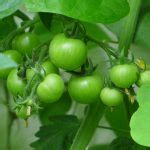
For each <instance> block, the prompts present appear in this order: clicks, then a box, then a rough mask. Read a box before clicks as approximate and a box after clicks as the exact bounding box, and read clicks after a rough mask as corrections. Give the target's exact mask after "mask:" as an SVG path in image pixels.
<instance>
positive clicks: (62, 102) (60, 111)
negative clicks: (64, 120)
mask: <svg viewBox="0 0 150 150" xmlns="http://www.w3.org/2000/svg"><path fill="white" fill-rule="evenodd" d="M71 104H72V100H71V97H70V95H69V94H68V93H67V92H65V93H64V94H63V95H62V96H61V98H60V99H59V100H58V101H57V102H54V103H50V104H47V103H42V104H41V107H43V109H40V110H39V118H40V120H41V122H42V124H44V125H47V124H49V118H50V117H53V116H60V115H64V114H65V113H66V112H67V111H68V110H69V109H70V107H71Z"/></svg>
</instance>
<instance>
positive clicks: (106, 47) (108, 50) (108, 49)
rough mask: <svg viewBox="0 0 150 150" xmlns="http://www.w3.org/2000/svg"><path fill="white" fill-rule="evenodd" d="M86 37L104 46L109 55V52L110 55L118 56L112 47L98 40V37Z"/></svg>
mask: <svg viewBox="0 0 150 150" xmlns="http://www.w3.org/2000/svg"><path fill="white" fill-rule="evenodd" d="M86 37H87V39H88V40H90V41H92V42H94V43H96V44H98V45H99V46H100V47H101V48H103V50H104V51H105V52H106V53H107V55H108V54H109V55H111V56H113V57H115V58H117V57H118V56H117V55H116V54H115V53H114V52H113V51H111V50H110V47H109V46H108V45H107V44H105V43H103V42H101V41H98V40H96V39H94V38H92V37H90V36H88V35H87V36H86Z"/></svg>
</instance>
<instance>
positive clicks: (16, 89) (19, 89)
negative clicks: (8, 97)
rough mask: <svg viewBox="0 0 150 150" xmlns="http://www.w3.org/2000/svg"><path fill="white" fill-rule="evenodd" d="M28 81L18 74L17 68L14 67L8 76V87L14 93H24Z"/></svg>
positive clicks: (15, 94)
mask: <svg viewBox="0 0 150 150" xmlns="http://www.w3.org/2000/svg"><path fill="white" fill-rule="evenodd" d="M25 86H26V83H25V82H24V81H23V80H22V79H21V78H20V77H19V76H18V75H17V69H13V70H12V71H11V72H10V73H9V75H8V78H7V88H8V90H9V91H10V92H11V93H12V94H13V95H14V96H17V95H20V96H22V95H23V92H24V89H25Z"/></svg>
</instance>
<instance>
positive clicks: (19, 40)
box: [12, 33, 39, 56]
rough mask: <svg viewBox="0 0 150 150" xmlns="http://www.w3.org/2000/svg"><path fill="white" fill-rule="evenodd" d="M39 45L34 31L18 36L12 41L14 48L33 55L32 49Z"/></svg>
mask: <svg viewBox="0 0 150 150" xmlns="http://www.w3.org/2000/svg"><path fill="white" fill-rule="evenodd" d="M38 45H39V39H38V37H37V36H36V35H35V34H33V33H24V34H22V35H18V36H16V37H15V38H14V39H13V41H12V48H13V49H16V50H18V51H19V52H20V53H22V54H24V55H25V54H27V55H28V56H31V55H32V51H33V49H34V48H36V47H37V46H38Z"/></svg>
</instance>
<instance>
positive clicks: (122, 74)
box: [110, 64, 139, 88]
mask: <svg viewBox="0 0 150 150" xmlns="http://www.w3.org/2000/svg"><path fill="white" fill-rule="evenodd" d="M138 74H139V72H138V69H137V67H136V66H135V65H134V64H122V65H116V66H114V67H113V68H112V69H111V70H110V78H111V81H112V82H113V83H114V84H115V85H116V86H118V87H120V88H129V87H130V86H131V85H132V84H134V83H135V82H136V81H137V79H138Z"/></svg>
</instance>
